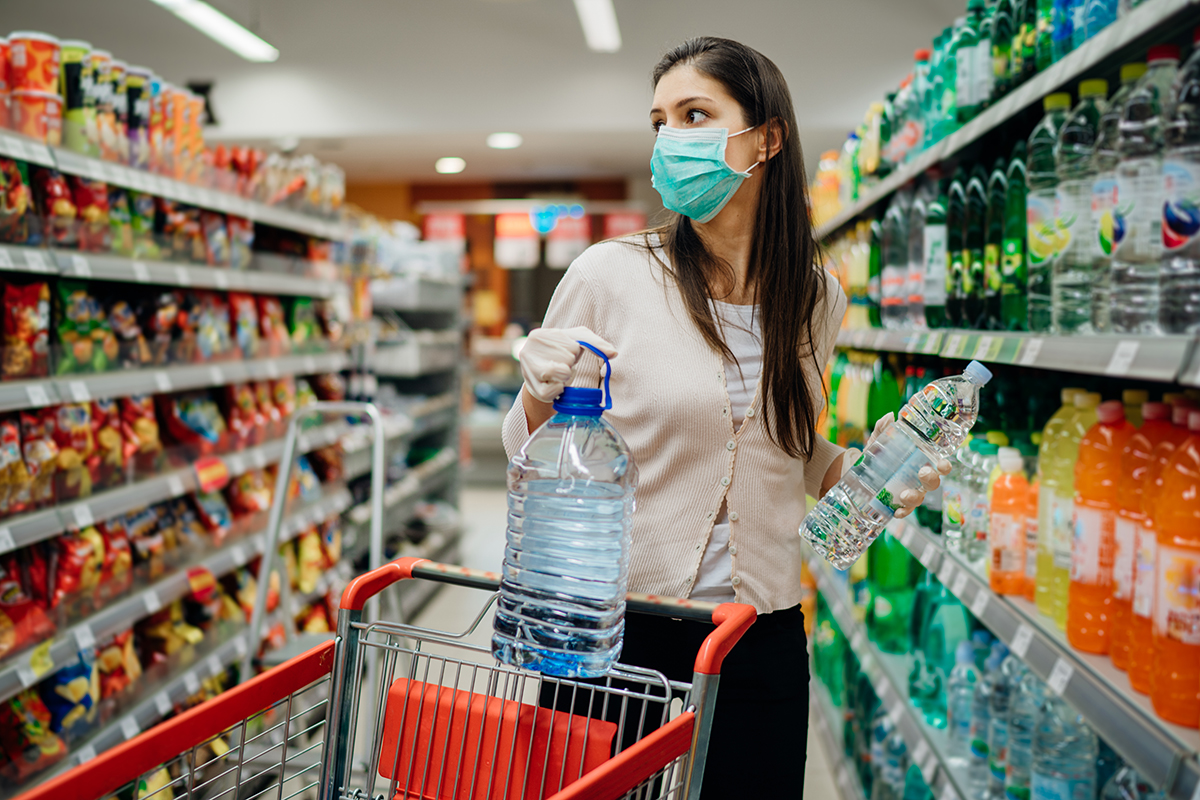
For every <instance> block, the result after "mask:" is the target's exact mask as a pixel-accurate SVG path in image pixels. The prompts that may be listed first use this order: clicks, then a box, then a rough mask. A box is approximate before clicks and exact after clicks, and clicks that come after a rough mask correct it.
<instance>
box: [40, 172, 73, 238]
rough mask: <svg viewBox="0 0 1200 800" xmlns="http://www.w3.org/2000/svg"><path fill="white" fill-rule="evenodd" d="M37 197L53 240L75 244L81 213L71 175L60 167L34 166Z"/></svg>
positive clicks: (49, 236) (49, 234)
mask: <svg viewBox="0 0 1200 800" xmlns="http://www.w3.org/2000/svg"><path fill="white" fill-rule="evenodd" d="M33 197H34V199H35V200H36V201H37V209H38V212H39V213H40V214H41V215H42V219H43V222H44V225H45V231H46V239H47V241H48V242H49V243H50V244H53V245H61V246H66V247H74V245H75V243H76V242H77V241H78V235H77V233H78V231H77V230H76V225H75V220H76V218H77V217H78V215H79V212H78V209H76V208H75V201H74V200H72V199H71V190H70V188H69V187H68V186H67V179H66V178H64V177H63V175H62V173H61V172H59V171H58V170H56V169H48V168H46V167H38V168H37V169H35V170H33Z"/></svg>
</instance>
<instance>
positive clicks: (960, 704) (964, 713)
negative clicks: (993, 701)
mask: <svg viewBox="0 0 1200 800" xmlns="http://www.w3.org/2000/svg"><path fill="white" fill-rule="evenodd" d="M978 683H979V675H978V673H977V672H976V670H975V645H973V644H972V643H971V642H969V641H962V642H959V643H958V649H957V650H955V652H954V669H953V670H951V672H950V678H949V679H948V680H947V682H946V733H947V734H948V735H949V739H950V748H949V749H950V753H951V755H953V756H957V757H959V758H969V757H970V754H971V727H972V713H973V709H974V705H975V686H976V685H977V684H978Z"/></svg>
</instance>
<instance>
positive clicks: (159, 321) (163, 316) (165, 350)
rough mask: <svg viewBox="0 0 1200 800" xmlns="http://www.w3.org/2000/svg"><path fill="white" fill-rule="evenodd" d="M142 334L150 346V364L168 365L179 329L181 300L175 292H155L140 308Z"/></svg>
mask: <svg viewBox="0 0 1200 800" xmlns="http://www.w3.org/2000/svg"><path fill="white" fill-rule="evenodd" d="M138 320H139V322H140V323H141V326H142V333H143V334H144V335H145V336H146V339H147V342H148V343H149V345H150V363H152V364H156V365H162V364H166V363H167V362H168V361H170V360H171V348H172V345H173V344H174V343H175V334H176V331H177V330H178V328H179V300H178V298H177V297H176V296H175V293H174V292H155V293H154V294H152V295H150V296H148V297H146V298H144V299H143V300H142V302H141V303H140V304H139V306H138Z"/></svg>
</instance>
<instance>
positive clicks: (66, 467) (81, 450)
mask: <svg viewBox="0 0 1200 800" xmlns="http://www.w3.org/2000/svg"><path fill="white" fill-rule="evenodd" d="M53 435H54V444H56V445H57V446H58V499H59V501H63V500H74V499H75V498H77V497H89V496H91V494H92V483H93V475H92V473H91V469H89V466H94V465H95V461H93V456H95V454H96V438H95V434H94V432H93V430H92V407H91V404H90V403H63V404H62V405H61V406H58V407H57V408H56V409H55V414H54V425H53ZM89 462H91V464H90V465H89Z"/></svg>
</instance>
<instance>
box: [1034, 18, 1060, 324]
mask: <svg viewBox="0 0 1200 800" xmlns="http://www.w3.org/2000/svg"><path fill="white" fill-rule="evenodd" d="M1040 1H1041V0H1039V2H1040ZM1070 107H1071V95H1069V94H1066V93H1063V92H1060V93H1057V94H1051V95H1047V96H1046V98H1045V99H1044V100H1042V108H1043V109H1044V111H1045V116H1043V117H1042V121H1041V122H1039V123H1038V124H1037V127H1036V128H1034V129H1033V133H1032V134H1030V136H1029V156H1028V160H1027V162H1026V178H1027V180H1028V181H1029V191H1028V192H1027V193H1026V195H1025V216H1026V220H1027V226H1028V236H1029V240H1028V248H1027V251H1026V252H1027V269H1028V276H1029V330H1031V331H1036V332H1045V331H1049V330H1050V327H1051V316H1050V306H1051V303H1050V298H1051V277H1052V276H1053V274H1054V262H1055V261H1056V260H1057V258H1058V254H1059V252H1060V251H1061V250H1062V239H1061V237H1060V236H1059V232H1058V228H1057V227H1056V225H1055V215H1054V207H1055V191H1056V189H1057V187H1058V172H1057V168H1056V165H1055V160H1054V155H1055V154H1054V150H1055V147H1056V145H1057V144H1058V132H1059V130H1060V129H1061V128H1062V126H1063V123H1064V122H1066V120H1067V112H1068V111H1069V110H1070Z"/></svg>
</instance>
